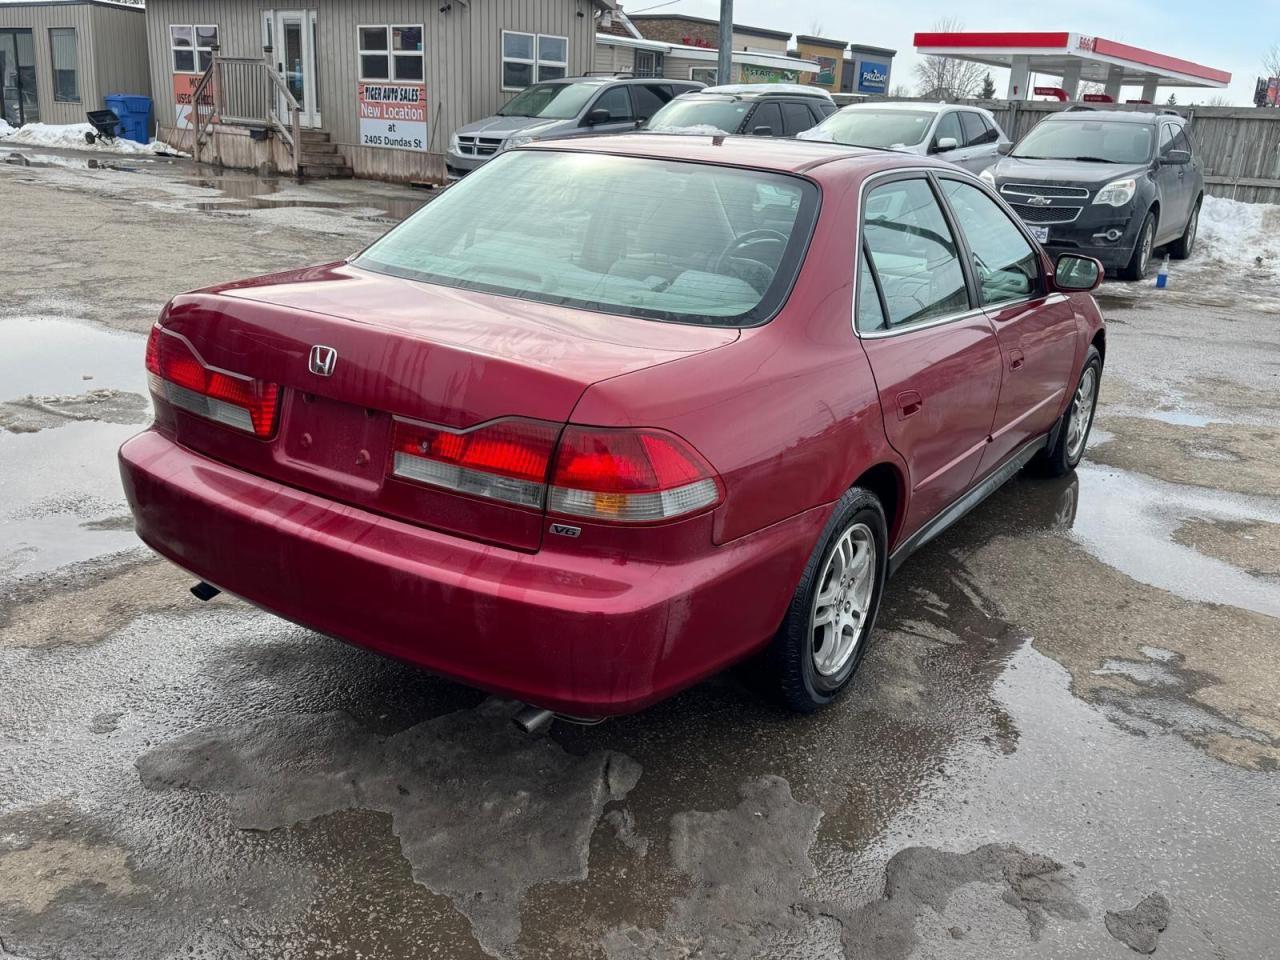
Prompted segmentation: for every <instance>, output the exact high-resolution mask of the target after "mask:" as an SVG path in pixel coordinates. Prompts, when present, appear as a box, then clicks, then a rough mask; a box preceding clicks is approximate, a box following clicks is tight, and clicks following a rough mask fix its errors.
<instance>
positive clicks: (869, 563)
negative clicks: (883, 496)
mask: <svg viewBox="0 0 1280 960" xmlns="http://www.w3.org/2000/svg"><path fill="white" fill-rule="evenodd" d="M888 539H889V537H888V525H887V524H886V523H885V517H884V508H883V507H881V505H880V500H879V498H877V497H876V495H875V494H874V493H872V492H871V491H870V490H865V489H863V488H862V487H853V488H852V489H850V490H849V491H847V492H846V493H845V494H844V496H842V497H841V498H840V500H839V502H838V503H837V504H836V508H835V510H834V511H832V514H831V518H830V519H829V520H828V521H827V524H826V526H825V527H823V529H822V534H821V535H820V536H819V537H818V543H817V546H816V547H815V548H814V551H813V554H812V555H811V556H810V557H809V562H808V563H807V564H806V565H805V568H804V574H803V575H802V576H801V578H800V584H799V585H798V586H797V587H796V592H795V594H794V596H793V597H792V598H791V603H790V605H789V606H788V607H787V614H786V616H785V617H784V618H783V621H782V626H781V627H780V628H779V629H778V632H777V634H776V635H775V636H774V638H773V643H772V645H771V646H770V647H769V649H768V651H767V652H766V655H765V658H764V663H763V664H762V666H764V667H765V668H766V669H767V670H768V671H769V676H770V685H771V686H772V687H774V689H775V690H776V692H777V694H778V695H779V697H780V698H781V700H782V702H783V703H784V704H785V705H786V706H787V707H789V708H790V709H792V710H794V711H796V712H797V713H813V712H814V711H815V710H817V709H819V708H820V707H824V706H826V705H827V704H828V703H830V702H831V701H832V700H834V699H835V698H836V697H837V696H839V694H840V692H841V691H842V690H844V688H845V687H847V686H848V685H849V681H850V680H851V679H852V678H853V675H854V673H856V672H857V670H858V666H859V665H860V664H861V663H862V658H863V656H864V655H865V654H866V652H867V645H868V638H869V636H870V634H871V631H872V628H873V627H874V626H875V620H876V614H877V613H879V611H880V598H881V595H882V594H883V593H884V583H885V578H886V576H887V574H888V569H889V554H888Z"/></svg>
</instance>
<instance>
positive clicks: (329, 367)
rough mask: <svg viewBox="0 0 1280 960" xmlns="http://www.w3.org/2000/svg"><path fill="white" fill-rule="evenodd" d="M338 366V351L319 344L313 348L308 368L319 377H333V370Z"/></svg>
mask: <svg viewBox="0 0 1280 960" xmlns="http://www.w3.org/2000/svg"><path fill="white" fill-rule="evenodd" d="M337 365H338V351H337V350H335V349H333V347H326V346H324V345H322V344H319V343H317V344H316V345H315V346H314V347H312V348H311V356H310V358H309V359H308V360H307V366H308V367H309V368H310V370H311V372H312V373H314V374H315V375H316V376H317V377H328V376H332V374H333V368H334V367H336V366H337Z"/></svg>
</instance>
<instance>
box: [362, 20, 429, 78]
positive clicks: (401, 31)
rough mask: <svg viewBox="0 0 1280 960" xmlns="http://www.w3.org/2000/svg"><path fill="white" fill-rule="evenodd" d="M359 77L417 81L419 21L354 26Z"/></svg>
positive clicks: (420, 56)
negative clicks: (411, 23) (415, 23)
mask: <svg viewBox="0 0 1280 960" xmlns="http://www.w3.org/2000/svg"><path fill="white" fill-rule="evenodd" d="M356 36H357V38H358V39H357V43H358V45H359V56H360V79H361V80H399V81H402V82H413V83H421V82H422V80H423V78H424V76H425V73H424V71H423V63H422V59H423V54H422V24H418V25H417V26H409V25H404V24H401V25H389V26H377V27H357V28H356Z"/></svg>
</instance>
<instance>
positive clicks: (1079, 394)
mask: <svg viewBox="0 0 1280 960" xmlns="http://www.w3.org/2000/svg"><path fill="white" fill-rule="evenodd" d="M1097 389H1098V370H1097V368H1096V367H1093V366H1089V367H1086V368H1085V371H1084V373H1083V374H1082V375H1081V377H1080V385H1079V386H1077V387H1076V395H1075V397H1073V398H1072V400H1071V416H1070V417H1069V418H1068V419H1067V459H1068V460H1069V461H1070V462H1071V463H1075V462H1076V461H1077V460H1079V459H1080V455H1081V454H1082V453H1084V442H1085V438H1086V437H1088V435H1089V424H1090V422H1091V421H1092V420H1093V397H1094V394H1095V393H1096V392H1097Z"/></svg>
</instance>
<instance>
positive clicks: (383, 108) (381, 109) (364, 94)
mask: <svg viewBox="0 0 1280 960" xmlns="http://www.w3.org/2000/svg"><path fill="white" fill-rule="evenodd" d="M356 100H357V103H358V105H359V110H360V145H361V146H364V147H388V148H390V149H392V150H426V149H427V85H426V84H425V83H379V82H374V81H366V82H364V83H361V84H360V87H359V92H358V93H357V96H356Z"/></svg>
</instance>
